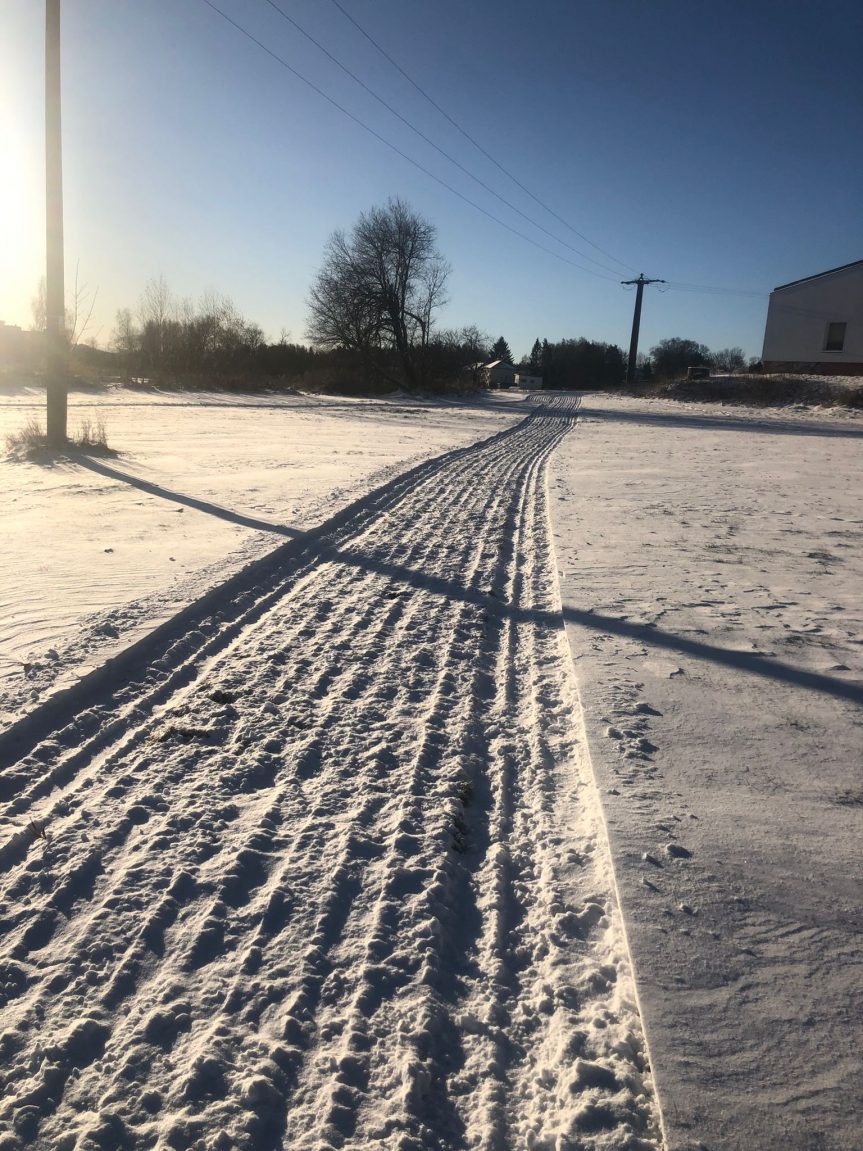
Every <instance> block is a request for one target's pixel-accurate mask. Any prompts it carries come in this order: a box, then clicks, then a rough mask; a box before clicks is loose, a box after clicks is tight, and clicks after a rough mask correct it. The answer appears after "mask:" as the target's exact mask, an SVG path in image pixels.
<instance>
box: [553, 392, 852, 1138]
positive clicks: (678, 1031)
mask: <svg viewBox="0 0 863 1151" xmlns="http://www.w3.org/2000/svg"><path fill="white" fill-rule="evenodd" d="M551 477H552V478H551V484H552V488H551V491H552V516H553V521H554V528H555V544H556V552H557V561H558V566H559V568H560V569H561V587H562V598H563V603H564V611H565V615H566V621H567V623H566V626H567V631H568V634H569V638H570V643H571V647H572V652H573V657H574V662H575V668H576V675H577V679H578V683H579V688H580V692H581V698H582V701H583V703H584V708H585V713H586V720H587V730H588V735H589V741H590V748H591V754H592V759H593V763H594V767H595V769H596V772H597V775H598V779H599V783H600V787H601V791H602V798H603V804H604V806H605V811H606V813H607V816H608V823H609V827H610V834H611V842H612V847H613V851H614V858H615V863H616V868H617V875H618V880H619V883H620V890H621V896H622V902H623V907H624V912H625V916H626V921H627V926H628V931H629V937H630V941H631V944H632V948H633V953H634V957H635V964H636V970H637V975H638V981H639V988H640V992H641V1000H642V1004H643V1007H644V1015H645V1021H646V1026H647V1033H648V1037H649V1040H650V1044H651V1052H652V1055H653V1058H654V1066H655V1070H656V1074H657V1082H658V1087H659V1092H660V1098H661V1100H662V1103H663V1108H664V1114H665V1119H666V1123H667V1129H668V1134H669V1145H670V1147H672V1148H678V1147H680V1148H689V1147H701V1146H704V1147H707V1148H710V1151H718V1149H722V1151H742V1149H744V1148H746V1149H749V1148H770V1149H773V1148H775V1149H777V1151H779V1149H780V1148H781V1149H783V1151H784V1149H796V1151H814V1149H816V1148H818V1149H824V1151H828V1149H829V1151H859V1148H860V1147H861V1146H863V1134H861V1116H863V1089H861V1082H863V1081H861V1075H860V1052H861V1049H863V1002H861V987H863V898H861V896H863V852H861V845H863V714H861V708H860V705H861V703H863V418H861V417H860V416H859V415H857V416H852V415H849V413H847V412H844V413H843V412H837V413H831V412H829V411H824V412H817V411H807V412H796V411H780V410H777V411H769V412H765V411H763V410H762V411H759V412H747V411H745V410H741V409H739V408H734V407H726V408H723V407H719V406H716V405H712V406H707V405H689V404H687V405H679V404H674V403H670V402H659V401H656V402H650V401H643V400H642V401H635V400H625V399H619V400H611V399H608V398H603V397H600V396H588V397H585V399H584V401H583V405H582V412H581V418H580V420H579V424H578V428H577V430H576V432H575V434H574V435H572V436H570V437H568V438H567V440H565V441H564V443H563V444H562V445H561V447H560V449H559V450H558V452H557V454H556V456H555V459H554V460H553V463H552V469H551Z"/></svg>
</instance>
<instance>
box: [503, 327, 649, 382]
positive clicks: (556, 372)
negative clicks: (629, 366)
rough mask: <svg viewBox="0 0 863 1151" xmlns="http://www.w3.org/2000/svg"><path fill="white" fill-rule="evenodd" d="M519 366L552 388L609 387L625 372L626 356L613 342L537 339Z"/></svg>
mask: <svg viewBox="0 0 863 1151" xmlns="http://www.w3.org/2000/svg"><path fill="white" fill-rule="evenodd" d="M520 366H521V367H523V368H526V369H527V370H528V371H529V372H530V373H531V374H532V375H536V376H542V386H543V387H544V388H552V389H554V390H560V389H564V390H565V389H568V388H603V387H611V386H614V385H615V384H620V383H622V382H623V380H624V377H625V376H626V357H625V356H624V354H623V352H622V351H621V349H620V348H619V347H618V346H617V345H616V344H605V343H602V342H601V341H597V340H587V339H585V338H584V337H583V336H582V337H580V338H578V339H569V340H559V341H558V342H557V343H551V342H549V341H548V340H539V339H537V340H536V341H535V342H534V344H533V347H532V348H531V351H530V355H529V356H526V357H525V358H524V359H523V360H522V362H521V365H520Z"/></svg>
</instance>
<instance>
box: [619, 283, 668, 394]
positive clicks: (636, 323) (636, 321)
mask: <svg viewBox="0 0 863 1151" xmlns="http://www.w3.org/2000/svg"><path fill="white" fill-rule="evenodd" d="M620 282H621V284H635V286H636V287H635V312H634V313H633V316H632V339H631V340H630V341H629V361H628V362H627V365H626V383H627V386H629V385H630V384H633V383H635V361H636V359H637V358H638V329H639V328H640V327H641V297H642V296H643V295H644V285H645V284H664V283H665V280H646V279H645V278H644V272H642V273H641V275H640V276H639V277H638V279H637V280H621V281H620Z"/></svg>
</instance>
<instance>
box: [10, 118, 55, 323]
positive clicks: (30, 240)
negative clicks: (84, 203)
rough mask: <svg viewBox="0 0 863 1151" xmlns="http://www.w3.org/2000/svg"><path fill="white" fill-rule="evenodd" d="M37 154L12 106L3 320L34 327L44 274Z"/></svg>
mask: <svg viewBox="0 0 863 1151" xmlns="http://www.w3.org/2000/svg"><path fill="white" fill-rule="evenodd" d="M40 143H41V142H40ZM39 155H40V146H39V143H36V142H34V141H28V140H26V139H24V138H23V136H22V133H21V130H20V128H19V127H18V126H17V125H16V124H15V122H14V120H13V118H12V114H11V112H10V111H9V110H8V107H7V108H6V109H3V108H0V235H2V242H0V320H4V321H5V322H6V323H8V324H21V325H26V324H28V323H29V322H30V300H31V299H32V297H33V295H34V294H35V292H36V287H37V284H38V282H39V277H40V276H41V275H42V263H43V260H44V246H45V241H44V235H43V225H42V219H43V214H44V193H43V189H42V181H43V176H42V172H41V170H40V169H39V165H38V158H39Z"/></svg>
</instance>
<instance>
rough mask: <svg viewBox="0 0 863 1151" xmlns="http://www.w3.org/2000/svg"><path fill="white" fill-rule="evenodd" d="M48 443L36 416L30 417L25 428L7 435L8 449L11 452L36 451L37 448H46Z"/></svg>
mask: <svg viewBox="0 0 863 1151" xmlns="http://www.w3.org/2000/svg"><path fill="white" fill-rule="evenodd" d="M46 443H47V437H46V435H45V432H44V431H43V430H42V424H41V423H40V422H39V420H38V419H37V418H36V416H30V417H29V419H28V420H27V423H26V424H25V425H24V427H23V428H20V429H19V430H18V431H17V432H8V433H7V435H6V447H7V448H8V449H9V451H10V452H11V451H15V450H23V451H28V452H29V451H35V450H36V449H37V448H44V447H45V445H46Z"/></svg>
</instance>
